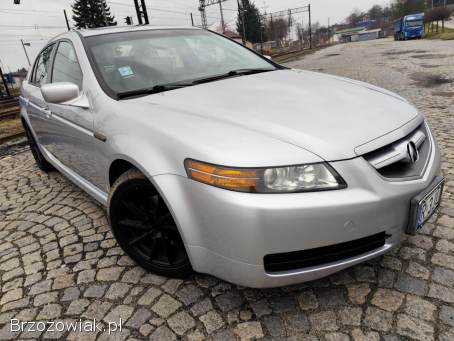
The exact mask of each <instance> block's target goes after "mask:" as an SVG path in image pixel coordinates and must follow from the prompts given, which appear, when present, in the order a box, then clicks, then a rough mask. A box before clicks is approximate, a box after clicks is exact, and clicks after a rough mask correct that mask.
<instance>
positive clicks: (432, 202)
mask: <svg viewBox="0 0 454 341" xmlns="http://www.w3.org/2000/svg"><path fill="white" fill-rule="evenodd" d="M443 185H444V179H443V178H442V177H437V178H435V180H434V181H433V182H432V184H431V185H430V186H429V187H428V188H427V189H426V190H425V191H423V192H422V193H421V194H419V195H418V196H416V197H415V198H413V199H412V201H411V209H410V222H409V225H408V228H407V233H408V234H410V235H414V234H416V232H417V231H419V230H420V229H421V228H422V226H423V225H424V223H425V222H426V221H427V220H429V218H430V217H431V216H432V215H433V214H434V212H435V211H436V210H437V208H438V206H440V202H441V194H442V193H443Z"/></svg>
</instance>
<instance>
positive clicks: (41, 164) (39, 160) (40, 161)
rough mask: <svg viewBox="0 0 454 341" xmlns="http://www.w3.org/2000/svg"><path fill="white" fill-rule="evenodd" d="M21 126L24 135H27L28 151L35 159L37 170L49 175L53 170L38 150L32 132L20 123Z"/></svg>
mask: <svg viewBox="0 0 454 341" xmlns="http://www.w3.org/2000/svg"><path fill="white" fill-rule="evenodd" d="M22 125H23V126H24V130H25V134H26V135H27V140H28V145H29V146H30V151H31V152H32V155H33V158H34V159H35V162H36V165H37V166H38V168H39V169H41V170H42V171H43V172H45V173H49V172H50V171H53V170H54V169H55V168H54V166H52V165H51V164H50V163H49V162H48V161H47V160H46V158H45V157H44V155H43V154H42V153H41V150H40V149H39V146H38V143H37V142H36V140H35V137H34V136H33V134H32V132H31V131H30V128H29V127H28V126H27V124H25V123H24V122H22Z"/></svg>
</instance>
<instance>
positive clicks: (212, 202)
mask: <svg viewBox="0 0 454 341" xmlns="http://www.w3.org/2000/svg"><path fill="white" fill-rule="evenodd" d="M21 117H22V122H23V125H24V127H25V129H26V132H27V136H28V139H29V143H30V147H31V151H32V153H33V155H34V157H35V160H36V163H37V165H38V167H39V168H41V169H42V170H43V171H46V172H47V171H51V170H53V169H57V170H59V171H60V172H61V173H63V174H64V175H65V176H66V177H68V178H69V179H70V180H71V181H73V182H74V183H75V184H77V185H78V186H79V187H81V188H82V189H83V190H85V191H86V192H87V193H88V194H90V195H91V196H92V197H93V198H95V199H96V200H98V201H99V202H100V203H102V204H103V205H105V206H106V207H107V211H108V217H109V220H110V224H111V227H112V231H113V234H114V236H115V238H116V239H117V241H118V243H119V245H120V246H121V247H122V248H123V250H124V251H125V252H126V253H127V254H128V255H129V256H130V257H131V258H132V259H134V260H135V261H136V262H137V263H138V264H140V265H141V266H142V267H144V268H145V269H147V270H149V271H152V272H155V273H158V274H160V275H165V276H174V277H183V276H187V275H188V274H190V273H191V272H192V271H197V272H202V273H208V274H212V275H215V276H217V277H220V278H222V279H225V280H227V281H230V282H234V283H237V284H240V285H244V286H249V287H275V286H283V285H289V284H294V283H299V282H303V281H309V280H314V279H317V278H320V277H323V276H326V275H329V274H331V273H334V272H336V271H339V270H341V269H344V268H346V267H349V266H352V265H354V264H357V263H359V262H363V261H365V260H368V259H371V258H373V257H376V256H379V255H381V254H383V253H385V252H387V251H389V250H390V249H391V248H392V247H393V246H395V245H397V244H398V243H399V242H400V241H401V240H402V238H403V237H404V236H405V235H406V234H409V235H413V234H415V233H417V231H418V230H419V229H420V228H421V227H422V226H423V224H424V223H425V222H426V221H427V219H429V218H430V216H431V215H432V214H433V212H434V211H435V210H436V209H437V207H438V205H439V203H440V198H441V192H442V190H443V178H442V177H440V175H439V174H440V154H439V150H438V147H437V144H436V142H435V140H434V138H433V134H432V132H431V129H430V127H429V125H428V124H427V122H426V121H425V119H424V116H423V114H422V113H420V112H419V111H418V110H417V109H416V108H414V107H413V106H412V105H410V104H409V103H408V102H407V101H406V100H405V99H403V98H401V97H400V96H398V95H396V94H394V93H391V92H389V91H387V90H384V89H381V88H378V87H375V86H372V85H369V84H365V83H361V82H357V81H353V80H350V79H345V78H340V77H334V76H330V75H324V74H320V73H314V72H308V71H302V70H293V69H288V68H286V67H283V66H281V65H278V64H276V63H274V62H273V61H271V60H269V59H268V58H266V57H264V56H262V55H260V54H257V53H255V52H254V51H252V50H249V49H247V48H245V47H243V46H242V45H240V44H238V43H236V42H234V41H232V40H230V39H228V38H225V37H223V36H221V35H218V34H216V33H212V32H209V31H205V30H200V29H196V28H168V27H154V28H150V27H147V26H142V27H134V28H131V27H128V28H126V27H116V28H104V29H96V30H82V31H71V32H67V33H64V34H62V35H60V36H57V37H55V38H54V39H52V40H51V41H50V42H49V43H48V44H47V46H46V47H45V48H44V49H43V50H42V51H41V52H40V53H39V55H38V57H37V58H36V61H35V62H34V64H33V67H32V69H31V71H30V72H29V75H28V78H27V80H26V81H25V82H24V83H23V87H22V94H21Z"/></svg>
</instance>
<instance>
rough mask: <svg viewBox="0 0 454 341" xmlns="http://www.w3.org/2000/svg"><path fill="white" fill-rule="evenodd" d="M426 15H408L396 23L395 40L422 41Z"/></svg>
mask: <svg viewBox="0 0 454 341" xmlns="http://www.w3.org/2000/svg"><path fill="white" fill-rule="evenodd" d="M423 33H424V13H418V14H411V15H406V16H404V17H402V18H399V19H397V20H395V21H394V40H407V39H421V38H422V35H423Z"/></svg>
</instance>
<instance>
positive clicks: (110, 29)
mask: <svg viewBox="0 0 454 341" xmlns="http://www.w3.org/2000/svg"><path fill="white" fill-rule="evenodd" d="M182 29H185V30H201V28H198V27H193V26H153V25H136V26H107V27H99V28H87V29H80V30H76V29H71V30H70V31H67V32H63V33H61V34H59V35H57V36H55V37H53V38H52V39H51V40H50V42H52V41H55V40H58V39H62V38H66V37H70V36H73V37H74V35H79V36H82V37H92V36H99V35H104V34H110V33H120V32H137V31H153V30H182Z"/></svg>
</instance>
